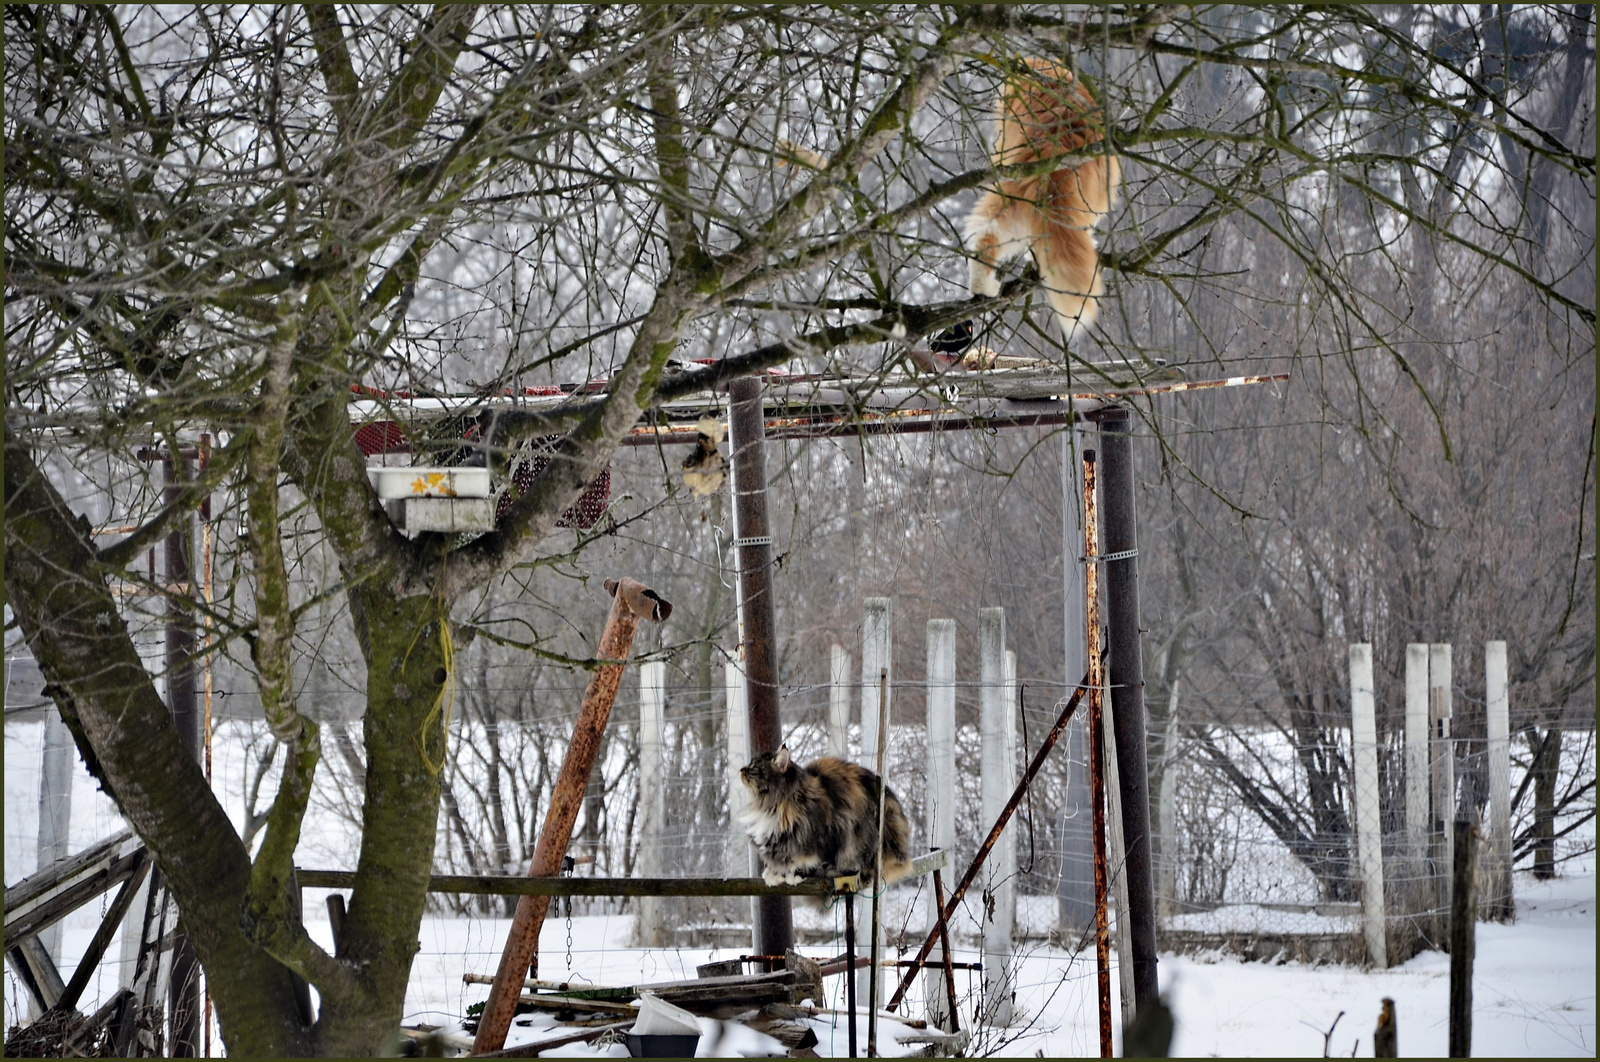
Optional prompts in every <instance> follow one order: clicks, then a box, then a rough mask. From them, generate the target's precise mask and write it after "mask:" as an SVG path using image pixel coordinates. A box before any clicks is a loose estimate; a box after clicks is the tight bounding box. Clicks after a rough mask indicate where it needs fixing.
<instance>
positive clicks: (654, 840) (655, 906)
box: [636, 660, 672, 948]
mask: <svg viewBox="0 0 1600 1062" xmlns="http://www.w3.org/2000/svg"><path fill="white" fill-rule="evenodd" d="M666 694H667V665H666V662H665V661H662V660H648V661H646V662H645V663H644V664H642V665H640V667H639V820H640V821H639V859H638V861H637V864H636V865H637V866H638V868H639V869H638V874H639V875H640V876H641V877H646V878H658V877H661V876H662V874H663V872H664V871H665V870H666V865H665V864H666V860H664V859H663V858H662V854H663V853H662V848H661V846H662V833H663V829H662V827H663V824H664V823H665V821H666V810H667V803H666V790H665V788H664V787H663V785H662V782H663V778H662V771H661V748H662V741H661V739H662V729H663V724H664V722H665V715H666V700H667V697H666ZM665 915H666V902H665V901H664V900H663V899H662V898H661V897H658V896H642V897H640V898H639V925H638V938H639V944H640V945H641V946H642V947H646V948H663V947H666V946H668V945H670V944H671V943H672V940H671V933H670V932H669V931H668V927H667V924H666V922H667V920H666V917H665Z"/></svg>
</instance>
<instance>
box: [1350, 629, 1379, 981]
mask: <svg viewBox="0 0 1600 1062" xmlns="http://www.w3.org/2000/svg"><path fill="white" fill-rule="evenodd" d="M1350 752H1351V760H1352V761H1353V766H1354V768H1355V789H1354V792H1353V793H1352V794H1351V795H1352V797H1353V798H1354V800H1355V811H1356V853H1357V860H1358V861H1359V864H1360V867H1361V917H1362V927H1363V929H1364V931H1365V936H1366V941H1367V959H1368V961H1369V962H1371V963H1372V965H1373V966H1375V967H1377V968H1378V969H1380V970H1382V969H1386V968H1387V967H1388V965H1389V945H1388V937H1387V934H1386V932H1385V926H1384V907H1383V834H1382V832H1381V831H1382V822H1383V816H1382V814H1381V813H1380V811H1379V806H1378V722H1377V705H1376V703H1375V697H1374V694H1373V689H1372V646H1371V645H1370V644H1369V643H1366V642H1359V643H1357V644H1355V645H1352V646H1351V647H1350Z"/></svg>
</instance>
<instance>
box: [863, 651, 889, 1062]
mask: <svg viewBox="0 0 1600 1062" xmlns="http://www.w3.org/2000/svg"><path fill="white" fill-rule="evenodd" d="M888 745H889V669H888V668H884V669H883V670H882V671H881V672H879V674H878V749H877V753H878V756H877V766H878V832H877V834H876V836H877V839H878V841H877V844H875V845H873V848H872V964H871V967H870V969H871V972H872V980H870V981H868V982H867V1057H868V1058H877V1057H878V992H879V990H880V988H881V986H880V985H879V984H878V980H879V977H880V976H881V974H880V972H879V971H880V970H881V969H882V963H883V951H882V940H881V935H882V934H881V930H882V928H883V916H882V907H883V814H884V804H885V803H886V801H885V800H884V796H883V793H884V790H885V789H886V788H887V786H885V784H884V781H883V758H884V751H885V750H886V749H887V748H888Z"/></svg>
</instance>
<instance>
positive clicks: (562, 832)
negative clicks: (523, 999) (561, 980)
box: [472, 579, 672, 1054]
mask: <svg viewBox="0 0 1600 1062" xmlns="http://www.w3.org/2000/svg"><path fill="white" fill-rule="evenodd" d="M605 587H606V590H607V591H608V592H609V593H610V594H611V598H612V600H611V614H610V615H609V616H607V617H606V626H605V631H604V632H603V633H602V634H601V635H600V648H599V652H598V654H597V655H598V656H599V657H600V659H602V660H608V661H611V663H606V664H602V665H601V666H600V667H599V668H598V669H597V670H596V671H595V673H594V677H593V678H591V679H590V680H589V687H588V689H586V690H584V693H583V707H582V708H581V709H579V711H578V721H577V723H576V725H575V726H574V727H573V732H572V742H571V743H570V744H569V745H568V746H567V754H566V756H565V757H564V758H563V759H562V761H561V773H560V775H558V776H557V778H556V785H555V791H554V792H553V793H552V794H551V795H550V808H549V810H548V811H547V812H546V814H545V819H544V828H543V829H542V830H540V831H539V843H538V846H537V847H536V848H535V849H534V853H533V862H532V863H531V864H530V865H529V867H528V876H529V877H534V878H551V877H555V876H556V875H558V874H559V873H560V872H561V860H562V857H563V856H565V855H566V854H567V845H568V843H569V842H570V841H571V840H572V827H573V825H574V823H576V822H577V819H578V809H579V808H580V807H581V806H582V805H583V794H584V791H585V790H586V789H587V788H588V784H589V772H590V770H591V769H592V768H593V766H594V761H595V757H596V756H597V755H598V754H599V752H600V739H601V737H602V736H603V735H604V734H605V729H606V721H607V720H608V719H609V718H610V717H611V705H612V703H613V702H615V701H616V699H617V687H618V685H620V684H621V682H622V669H623V666H624V664H625V662H626V661H627V659H628V654H629V652H630V651H632V649H633V636H634V632H635V631H637V630H638V627H639V621H640V620H641V619H649V620H653V621H654V622H656V623H663V622H665V621H666V619H667V617H668V616H670V615H671V614H672V605H671V604H669V603H668V602H667V601H666V600H664V599H663V598H662V597H661V595H659V594H657V593H656V592H655V591H654V590H651V589H649V588H648V587H645V586H643V585H642V584H640V583H638V582H636V581H634V580H633V579H623V580H621V581H620V582H619V581H617V580H613V579H607V580H606V583H605ZM549 907H550V897H548V896H524V897H522V898H521V899H520V900H519V901H518V902H517V913H516V916H515V918H514V919H513V920H512V923H511V933H510V935H509V936H508V937H507V938H506V946H505V950H504V951H503V952H501V955H500V968H499V970H498V971H496V973H495V977H494V984H493V985H492V986H491V987H490V989H489V999H488V1001H487V1002H486V1003H485V1004H484V1006H483V1016H482V1017H481V1018H480V1019H479V1022H478V1035H477V1036H476V1037H475V1038H474V1039H473V1042H472V1051H473V1054H482V1053H483V1052H485V1051H498V1050H500V1049H501V1048H502V1047H504V1046H505V1043H506V1033H507V1032H508V1031H509V1030H510V1028H511V1018H512V1016H513V1015H514V1014H515V1013H516V1009H517V997H518V996H519V995H521V990H522V982H523V980H524V979H525V978H526V977H527V976H528V972H529V969H530V968H531V965H532V963H533V962H534V959H535V956H536V955H537V953H538V950H539V930H540V929H541V928H542V927H543V925H544V916H545V912H546V911H547V910H549Z"/></svg>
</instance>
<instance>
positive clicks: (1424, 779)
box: [1405, 642, 1438, 941]
mask: <svg viewBox="0 0 1600 1062" xmlns="http://www.w3.org/2000/svg"><path fill="white" fill-rule="evenodd" d="M1429 747H1430V739H1429V736H1428V646H1427V645H1426V644H1425V643H1423V642H1412V643H1411V644H1410V645H1407V646H1406V758H1405V763H1406V861H1407V868H1406V885H1405V903H1406V908H1407V913H1408V914H1410V915H1412V916H1413V917H1417V916H1425V917H1422V918H1421V924H1422V925H1423V926H1425V927H1429V928H1428V930H1427V935H1428V936H1429V937H1430V938H1431V939H1432V940H1434V941H1437V940H1438V934H1437V933H1436V932H1435V931H1434V930H1433V929H1432V928H1431V927H1432V926H1433V925H1434V924H1436V922H1437V920H1436V919H1434V918H1432V917H1431V916H1426V912H1428V911H1431V910H1432V909H1433V906H1434V903H1435V902H1436V894H1437V890H1436V889H1434V888H1433V886H1432V880H1433V876H1432V871H1431V869H1430V866H1429V859H1430V855H1431V849H1432V837H1433V818H1432V816H1431V814H1430V813H1429V810H1428V809H1429V805H1430V800H1429V795H1428V794H1429V791H1430V783H1429V776H1430V772H1431V770H1432V768H1431V766H1430V763H1431V761H1432V757H1431V754H1430V753H1429V751H1428V750H1429Z"/></svg>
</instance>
